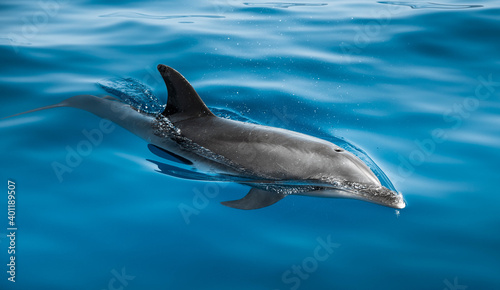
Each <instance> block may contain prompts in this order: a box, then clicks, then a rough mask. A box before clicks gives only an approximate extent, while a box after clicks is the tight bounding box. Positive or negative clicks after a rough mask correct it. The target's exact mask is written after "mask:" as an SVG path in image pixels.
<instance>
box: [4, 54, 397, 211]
mask: <svg viewBox="0 0 500 290" xmlns="http://www.w3.org/2000/svg"><path fill="white" fill-rule="evenodd" d="M158 71H159V72H160V73H161V75H162V77H163V80H164V81H165V84H166V86H167V91H168V99H167V105H166V108H165V110H164V111H163V112H162V113H161V114H147V113H144V112H140V111H139V110H137V109H135V108H133V107H131V106H130V105H128V104H125V103H123V102H120V101H118V100H117V99H114V98H113V97H109V96H107V97H103V98H100V97H96V96H92V95H79V96H74V97H71V98H69V99H67V100H65V101H62V102H61V103H58V104H55V105H52V106H48V107H43V108H39V109H35V110H32V111H28V112H25V113H30V112H34V111H38V110H43V109H48V108H54V107H74V108H78V109H82V110H85V111H88V112H91V113H93V114H95V115H97V116H99V117H101V118H105V119H109V120H110V121H112V122H114V123H116V124H118V125H120V126H122V127H123V128H125V129H127V130H129V131H130V132H132V133H134V134H135V135H137V136H139V137H141V138H142V139H144V140H146V141H147V142H148V143H150V144H152V146H153V147H155V148H157V149H158V150H160V151H162V152H164V153H166V154H169V155H172V156H174V157H175V158H176V160H178V162H182V163H184V164H188V165H190V166H192V168H193V170H195V171H200V172H207V173H216V174H222V175H224V176H232V177H235V181H234V182H237V183H240V184H245V185H248V186H250V187H251V190H250V191H249V193H248V194H247V195H246V196H245V197H243V198H241V199H238V200H232V201H226V202H222V204H223V205H225V206H228V207H232V208H237V209H246V210H249V209H258V208H263V207H266V206H269V205H272V204H274V203H276V202H278V201H279V200H281V199H283V198H284V197H285V196H287V195H291V194H293V195H304V196H316V197H338V198H352V199H359V200H364V201H368V202H372V203H376V204H380V205H384V206H388V207H392V208H396V209H402V208H404V207H405V206H406V204H405V201H404V199H403V196H402V195H401V194H400V193H397V192H395V191H392V190H390V189H388V188H386V187H384V186H382V185H381V183H380V181H379V179H378V178H377V177H376V176H375V174H373V172H372V171H371V170H370V168H368V166H366V165H365V164H364V163H363V162H362V161H361V160H360V159H359V158H357V157H356V156H354V155H353V154H352V153H350V152H348V151H345V150H344V149H342V148H340V147H339V146H337V145H335V144H333V143H330V142H327V141H325V140H322V139H319V138H316V137H312V136H308V135H305V134H301V133H297V132H293V131H289V130H285V129H280V128H274V127H269V126H262V125H258V124H251V123H245V122H240V121H234V120H230V119H225V118H220V117H217V116H215V115H214V114H213V113H212V112H211V111H210V110H209V109H208V107H207V106H206V105H205V103H204V102H203V101H202V99H201V98H200V96H199V95H198V93H197V92H196V91H195V90H194V88H193V87H192V86H191V84H190V83H189V82H188V81H187V80H186V79H185V78H184V77H183V76H182V75H181V74H180V73H179V72H177V71H176V70H174V69H173V68H171V67H168V66H165V65H161V64H160V65H158ZM21 114H24V113H21ZM17 115H20V114H17ZM17 115H14V116H17ZM11 117H13V116H11Z"/></svg>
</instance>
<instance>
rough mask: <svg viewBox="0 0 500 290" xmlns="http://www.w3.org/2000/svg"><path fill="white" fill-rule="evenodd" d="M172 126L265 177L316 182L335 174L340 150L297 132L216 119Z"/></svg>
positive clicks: (183, 122)
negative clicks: (313, 180) (314, 180)
mask: <svg viewBox="0 0 500 290" xmlns="http://www.w3.org/2000/svg"><path fill="white" fill-rule="evenodd" d="M175 125H176V127H178V128H179V129H180V131H181V134H182V135H184V136H185V137H187V138H189V139H191V140H192V141H193V142H195V143H197V144H198V145H200V146H203V147H205V148H207V149H209V150H211V151H212V152H214V153H216V154H219V155H221V156H224V157H225V158H227V159H229V160H231V161H232V162H234V163H236V164H238V165H240V166H241V167H243V168H245V169H247V170H249V171H251V172H253V173H254V174H255V175H260V177H265V178H279V179H318V178H319V177H321V176H325V175H330V174H332V173H334V171H335V167H336V166H335V161H336V159H337V158H336V155H337V154H339V152H337V151H341V150H342V149H340V148H339V147H338V146H336V145H334V144H332V143H330V142H327V141H324V140H321V139H318V138H315V137H311V136H307V135H304V134H300V133H297V132H293V131H288V130H285V129H279V128H274V127H267V126H261V125H256V124H249V123H243V122H239V121H233V120H228V119H223V118H218V117H211V116H209V117H199V118H192V119H187V120H183V121H179V122H176V123H175ZM336 150H337V151H336ZM342 151H343V150H342Z"/></svg>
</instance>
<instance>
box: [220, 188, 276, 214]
mask: <svg viewBox="0 0 500 290" xmlns="http://www.w3.org/2000/svg"><path fill="white" fill-rule="evenodd" d="M284 197H285V195H284V194H279V193H274V192H269V191H265V190H261V189H257V188H252V189H251V190H250V192H248V194H247V195H245V197H243V198H242V199H237V200H230V201H224V202H221V204H222V205H225V206H228V207H232V208H237V209H247V210H248V209H259V208H263V207H266V206H270V205H272V204H275V203H277V202H278V201H280V200H282V199H283V198H284Z"/></svg>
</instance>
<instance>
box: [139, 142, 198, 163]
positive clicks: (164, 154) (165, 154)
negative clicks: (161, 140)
mask: <svg viewBox="0 0 500 290" xmlns="http://www.w3.org/2000/svg"><path fill="white" fill-rule="evenodd" d="M148 149H149V151H151V153H153V154H154V155H156V156H158V157H161V158H164V159H167V160H170V161H174V162H178V163H184V164H187V165H193V162H191V161H189V160H187V159H186V158H184V157H182V156H179V155H177V154H175V153H172V152H170V151H167V150H165V149H163V148H160V147H158V146H156V145H153V144H148Z"/></svg>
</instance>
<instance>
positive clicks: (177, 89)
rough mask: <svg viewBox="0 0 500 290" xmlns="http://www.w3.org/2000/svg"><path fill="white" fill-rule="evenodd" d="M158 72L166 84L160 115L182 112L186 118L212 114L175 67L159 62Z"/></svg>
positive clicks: (166, 115)
mask: <svg viewBox="0 0 500 290" xmlns="http://www.w3.org/2000/svg"><path fill="white" fill-rule="evenodd" d="M158 71H159V72H160V74H161V76H162V77H163V80H164V81H165V85H167V91H168V100H167V107H166V108H165V110H164V111H163V113H162V115H164V116H165V117H168V116H171V115H175V114H183V115H185V116H187V117H188V118H195V117H203V116H214V114H213V113H212V112H210V110H209V109H208V108H207V106H206V105H205V103H203V101H202V100H201V98H200V96H199V95H198V93H197V92H196V91H195V90H194V88H193V87H192V86H191V84H190V83H189V82H188V81H187V80H186V79H185V78H184V77H183V76H182V75H181V74H180V73H179V72H178V71H176V70H175V69H173V68H171V67H169V66H166V65H163V64H159V65H158Z"/></svg>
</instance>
